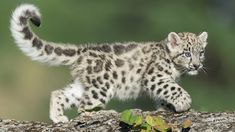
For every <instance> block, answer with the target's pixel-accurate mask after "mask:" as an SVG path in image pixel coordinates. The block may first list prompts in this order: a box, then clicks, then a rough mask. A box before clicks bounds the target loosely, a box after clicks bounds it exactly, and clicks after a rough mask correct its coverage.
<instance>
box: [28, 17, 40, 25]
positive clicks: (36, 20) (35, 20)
mask: <svg viewBox="0 0 235 132" xmlns="http://www.w3.org/2000/svg"><path fill="white" fill-rule="evenodd" d="M30 21H31V22H32V23H33V24H34V25H35V26H37V27H39V26H40V25H41V20H40V18H39V17H36V16H35V17H32V18H30Z"/></svg>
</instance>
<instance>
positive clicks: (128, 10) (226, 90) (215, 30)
mask: <svg viewBox="0 0 235 132" xmlns="http://www.w3.org/2000/svg"><path fill="white" fill-rule="evenodd" d="M21 3H33V4H35V5H36V6H38V7H39V8H40V10H41V13H42V25H41V27H40V28H33V30H34V32H36V33H37V34H38V35H39V36H40V37H41V38H43V39H45V40H48V41H55V42H68V43H77V44H83V43H90V42H91V43H92V42H94V43H103V42H115V41H160V40H162V39H164V38H165V37H166V36H167V34H168V33H169V32H171V31H175V32H182V31H188V32H194V33H200V32H202V31H207V32H208V34H209V39H208V41H209V44H208V46H207V51H206V56H207V59H206V62H205V65H206V67H207V73H201V74H200V75H198V76H195V77H189V76H185V77H183V78H182V80H181V85H182V86H183V87H184V88H185V89H186V90H187V91H188V92H189V93H190V94H191V96H192V98H193V106H192V107H193V108H194V109H196V110H201V111H225V110H232V111H234V110H235V1H233V0H197V1H195V0H181V1H173V0H171V1H170V0H152V1H150V0H119V1H117V0H116V1H113V0H105V1H104V0H99V1H98V0H97V1H94V0H93V1H91V0H83V1H81V0H69V1H68V0H60V1H58V0H48V1H39V0H34V1H33V0H31V1H30V0H1V1H0V117H1V118H14V119H18V120H39V121H46V122H48V121H49V118H48V115H49V113H48V111H49V99H50V92H51V91H53V90H56V89H60V88H63V86H65V85H66V84H67V83H68V82H69V81H70V75H69V70H68V69H67V68H66V67H49V66H47V65H44V64H41V63H38V62H33V61H31V60H30V59H29V58H28V57H26V56H25V55H24V54H23V53H22V52H21V51H20V50H19V49H18V48H17V47H16V45H15V43H14V41H13V39H12V37H11V34H10V31H9V20H10V16H11V13H12V11H13V10H14V8H15V7H16V6H17V5H19V4H21ZM127 108H141V109H143V110H154V102H153V101H152V100H150V99H149V98H148V97H140V98H139V99H137V100H136V101H134V100H130V101H125V102H120V101H116V100H112V101H111V102H110V103H109V104H108V107H107V109H116V110H118V111H121V110H124V109H127ZM71 113H73V112H69V114H70V115H73V114H71Z"/></svg>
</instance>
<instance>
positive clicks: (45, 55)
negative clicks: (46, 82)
mask: <svg viewBox="0 0 235 132" xmlns="http://www.w3.org/2000/svg"><path fill="white" fill-rule="evenodd" d="M40 16H41V15H40V12H39V10H38V8H37V7H35V6H34V5H30V4H23V5H20V6H18V7H17V8H16V9H15V11H14V12H13V14H12V18H11V25H10V29H11V33H12V36H13V38H14V39H15V42H16V44H17V45H18V47H19V48H20V49H21V50H22V51H23V52H24V53H25V54H26V55H27V56H29V57H31V58H32V59H33V60H37V61H39V62H44V63H48V64H50V65H71V64H73V63H74V62H75V61H76V59H77V54H79V52H78V51H80V49H79V48H78V47H77V46H74V45H63V44H55V43H52V42H46V41H44V40H41V39H40V38H39V37H38V36H37V35H35V34H34V33H33V32H32V30H31V28H30V26H29V23H28V21H29V20H30V21H31V22H32V23H33V24H34V25H35V26H37V27H39V26H40V24H41V23H40Z"/></svg>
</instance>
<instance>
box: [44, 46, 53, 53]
mask: <svg viewBox="0 0 235 132" xmlns="http://www.w3.org/2000/svg"><path fill="white" fill-rule="evenodd" d="M53 49H54V47H52V46H51V45H46V46H45V51H46V53H47V54H48V55H50V54H51V53H52V51H53Z"/></svg>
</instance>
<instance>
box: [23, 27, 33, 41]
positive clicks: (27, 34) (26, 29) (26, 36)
mask: <svg viewBox="0 0 235 132" xmlns="http://www.w3.org/2000/svg"><path fill="white" fill-rule="evenodd" d="M21 32H22V33H24V39H28V40H31V39H32V37H33V34H32V32H31V31H30V30H29V27H24V28H23V30H22V31H21Z"/></svg>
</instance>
